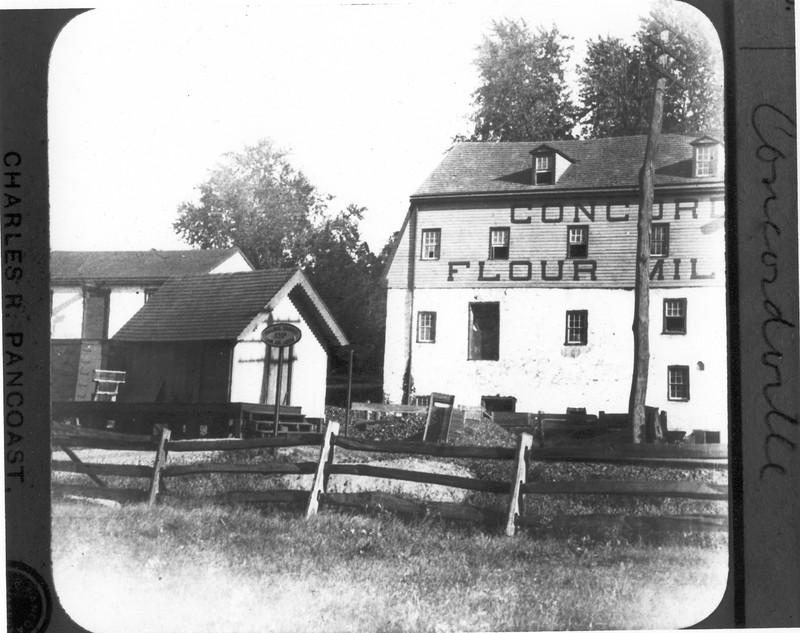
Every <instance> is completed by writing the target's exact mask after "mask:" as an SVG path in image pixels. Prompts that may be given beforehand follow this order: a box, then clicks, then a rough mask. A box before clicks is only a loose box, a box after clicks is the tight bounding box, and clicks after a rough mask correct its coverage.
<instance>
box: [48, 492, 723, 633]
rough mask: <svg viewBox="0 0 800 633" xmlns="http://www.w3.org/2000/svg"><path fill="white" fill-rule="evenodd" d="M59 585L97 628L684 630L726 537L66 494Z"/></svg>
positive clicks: (708, 597) (714, 572) (58, 515)
mask: <svg viewBox="0 0 800 633" xmlns="http://www.w3.org/2000/svg"><path fill="white" fill-rule="evenodd" d="M53 533H54V541H53V559H54V571H55V580H56V590H57V593H58V595H59V598H60V600H61V601H62V604H63V606H64V607H65V609H66V610H67V612H68V613H69V614H70V615H71V616H72V617H73V619H75V620H76V621H77V622H78V623H79V624H81V625H82V626H84V627H86V628H87V629H89V630H91V631H96V632H100V631H119V632H127V631H131V632H133V631H136V632H138V631H144V630H146V631H150V632H156V631H165V632H166V631H170V632H182V631H186V632H190V631H191V632H193V633H194V632H196V631H231V632H237V633H245V632H249V631H252V632H257V631H258V632H262V631H281V632H283V631H286V632H287V633H288V632H292V631H298V632H299V631H318V630H324V631H326V632H335V631H365V632H366V631H386V632H391V631H397V632H400V631H403V632H411V631H435V632H443V631H487V630H488V631H509V630H510V631H524V630H559V629H573V630H575V629H577V630H588V629H607V628H612V629H625V628H634V629H641V628H677V627H682V626H686V625H690V624H693V623H694V622H696V621H699V620H700V619H702V618H703V617H704V616H706V615H707V614H708V613H710V612H711V611H712V610H713V608H714V607H715V606H716V604H717V603H718V601H719V599H720V597H721V595H722V590H723V588H724V586H725V582H726V569H727V560H726V559H727V548H726V547H725V544H724V542H719V543H718V544H716V545H714V546H708V545H706V546H681V545H664V546H655V545H647V544H632V543H625V544H615V543H610V542H602V541H595V542H591V543H587V542H586V541H583V542H581V541H579V540H577V539H574V538H531V537H529V536H527V535H521V536H518V537H515V538H513V539H512V538H507V537H503V536H500V535H498V534H493V533H489V532H487V531H486V530H481V529H477V528H471V527H468V526H463V525H456V524H444V523H441V522H438V521H424V522H406V521H402V520H400V519H398V518H396V517H392V516H388V515H378V516H363V515H362V516H357V515H348V514H343V513H334V512H328V513H323V514H321V515H319V516H317V517H315V518H314V519H313V520H311V521H308V522H306V521H304V520H303V519H302V518H300V516H299V515H298V514H297V513H285V512H275V511H269V512H267V513H259V512H257V511H255V510H245V509H231V508H221V507H214V506H207V507H203V508H176V507H169V506H164V507H159V508H156V509H154V510H147V509H146V508H145V507H143V506H128V507H117V508H109V507H103V506H96V505H87V504H84V503H69V502H60V503H58V504H57V505H56V506H55V507H54V512H53Z"/></svg>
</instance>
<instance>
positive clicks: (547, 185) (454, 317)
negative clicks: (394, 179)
mask: <svg viewBox="0 0 800 633" xmlns="http://www.w3.org/2000/svg"><path fill="white" fill-rule="evenodd" d="M720 139H721V137H720V136H716V135H715V136H709V135H699V136H685V135H669V134H665V135H662V136H661V140H660V143H659V151H658V155H657V160H656V176H655V204H654V208H653V228H652V232H651V236H650V247H651V259H650V275H649V276H650V332H649V337H650V352H651V359H650V373H649V382H648V391H647V404H648V405H650V406H654V407H658V408H659V409H661V410H664V411H666V412H667V415H668V421H669V427H670V428H671V429H678V430H686V431H691V430H693V429H703V430H710V431H719V432H720V433H721V436H722V441H726V438H727V384H728V380H727V335H726V332H727V311H726V285H725V281H726V276H725V258H724V252H725V251H724V246H725V240H724V235H725V231H724V229H725V220H724V218H725V207H724V200H725V197H724V191H725V182H724V174H723V164H724V159H723V151H724V149H723V145H722V143H721V141H720ZM645 143H646V137H644V136H633V137H618V138H607V139H594V140H573V141H552V142H547V143H537V142H531V143H459V144H456V145H455V146H454V147H453V148H452V149H451V150H450V151H449V152H448V153H447V154H446V156H445V157H444V159H443V160H442V162H441V163H440V165H439V166H438V167H437V168H436V169H435V170H434V171H433V173H432V174H431V175H430V176H429V177H428V178H427V180H425V182H424V183H423V184H422V185H421V186H420V188H419V189H418V190H417V191H416V193H414V194H413V195H412V196H411V205H410V208H409V211H408V214H407V216H406V219H405V222H404V224H403V227H402V233H401V237H400V239H399V242H398V244H397V246H396V249H395V252H394V254H393V258H392V261H391V263H390V266H389V268H388V271H387V273H386V281H387V286H388V299H387V321H386V355H385V367H384V390H385V392H386V395H387V397H388V399H389V400H390V401H391V402H401V401H403V400H404V399H407V398H412V397H413V396H414V394H415V393H416V394H419V395H426V394H429V393H431V392H433V391H439V392H446V393H451V394H453V395H455V397H456V402H457V403H459V404H464V405H478V404H480V402H481V399H482V397H493V396H501V397H509V398H516V409H517V410H518V411H538V410H542V411H546V412H553V413H557V412H564V411H565V410H566V408H568V407H577V408H585V409H586V410H587V412H590V413H591V412H594V413H596V412H597V411H600V410H604V411H606V412H617V413H618V412H624V411H626V410H627V406H628V398H629V394H630V386H631V372H632V365H633V334H632V329H631V327H632V322H633V307H634V279H635V254H636V223H637V213H638V207H639V187H638V175H639V171H640V169H641V166H642V162H643V159H644V150H645Z"/></svg>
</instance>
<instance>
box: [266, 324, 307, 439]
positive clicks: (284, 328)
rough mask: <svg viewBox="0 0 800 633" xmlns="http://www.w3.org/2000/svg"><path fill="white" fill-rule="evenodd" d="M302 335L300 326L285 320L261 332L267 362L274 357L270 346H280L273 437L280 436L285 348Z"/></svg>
mask: <svg viewBox="0 0 800 633" xmlns="http://www.w3.org/2000/svg"><path fill="white" fill-rule="evenodd" d="M301 336H302V332H301V331H300V328H298V327H297V326H296V325H292V324H291V323H285V322H280V323H273V324H272V325H268V326H267V327H266V328H264V331H263V332H262V333H261V340H262V341H264V342H265V343H266V344H267V358H266V359H265V360H266V362H269V361H270V359H271V358H272V353H271V352H270V348H272V347H277V348H278V375H277V380H276V381H275V414H274V416H273V417H274V424H275V426H274V427H273V431H272V435H273V437H277V436H278V422H280V415H281V413H280V406H281V383H282V382H283V348H284V347H291V346H292V345H294V344H295V343H297V341H299V340H300V337H301Z"/></svg>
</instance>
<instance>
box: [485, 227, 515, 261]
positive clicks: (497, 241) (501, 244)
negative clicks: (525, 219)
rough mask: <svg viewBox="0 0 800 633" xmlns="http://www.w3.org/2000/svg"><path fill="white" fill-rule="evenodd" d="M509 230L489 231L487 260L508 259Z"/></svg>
mask: <svg viewBox="0 0 800 633" xmlns="http://www.w3.org/2000/svg"><path fill="white" fill-rule="evenodd" d="M509 239H510V235H509V229H508V228H493V229H490V230H489V259H508V246H509Z"/></svg>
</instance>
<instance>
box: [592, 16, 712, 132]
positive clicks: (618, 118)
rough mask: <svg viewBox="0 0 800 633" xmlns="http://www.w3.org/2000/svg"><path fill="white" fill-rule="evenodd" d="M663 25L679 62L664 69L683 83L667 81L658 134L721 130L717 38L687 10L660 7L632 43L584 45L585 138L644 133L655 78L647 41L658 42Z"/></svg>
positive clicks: (614, 40)
mask: <svg viewBox="0 0 800 633" xmlns="http://www.w3.org/2000/svg"><path fill="white" fill-rule="evenodd" d="M663 27H668V28H669V31H670V32H671V34H672V36H671V38H670V41H669V46H670V49H671V50H672V51H673V52H674V53H675V57H676V58H677V59H679V60H680V62H677V61H673V60H670V59H668V60H667V67H668V70H669V71H670V73H672V75H673V76H674V77H676V78H677V79H678V80H680V82H681V83H683V84H684V85H683V86H681V85H679V84H678V83H675V82H672V81H668V82H667V88H666V92H665V94H664V118H663V123H662V130H663V131H664V132H665V133H686V134H694V133H697V132H701V131H712V130H719V129H721V128H722V111H723V110H722V102H723V99H722V54H721V51H720V49H719V47H718V46H716V45H713V44H712V42H713V41H714V38H716V35H715V34H714V31H713V29H712V28H711V27H710V25H708V24H707V23H706V22H705V21H704V20H701V19H700V17H699V16H698V15H697V14H696V13H695V12H693V11H692V10H691V9H689V8H687V7H683V6H681V5H677V4H673V5H668V4H666V3H663V4H662V5H660V6H659V7H657V8H656V9H654V11H653V12H652V14H651V15H650V16H649V17H648V18H647V19H646V20H643V22H642V26H641V28H640V29H639V32H638V33H637V35H636V42H635V44H626V43H625V42H623V41H622V40H620V39H618V38H613V37H608V38H603V37H601V38H598V39H597V40H594V41H590V42H588V47H587V53H586V57H585V59H584V63H583V65H582V66H580V67H579V69H578V72H579V77H580V79H579V83H580V93H579V94H580V99H581V115H582V132H583V134H584V135H585V136H588V137H594V138H597V137H604V136H621V135H627V134H645V133H646V132H647V129H648V126H649V120H650V109H651V102H652V98H653V96H652V95H653V86H654V85H655V81H656V78H657V74H656V72H655V71H654V70H653V69H652V68H650V67H648V65H647V61H648V60H651V61H656V60H657V58H658V56H659V53H660V51H659V50H658V48H657V46H656V45H655V44H654V43H653V42H652V39H651V38H658V35H659V33H660V31H661V30H662V29H663ZM676 36H677V37H676Z"/></svg>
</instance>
